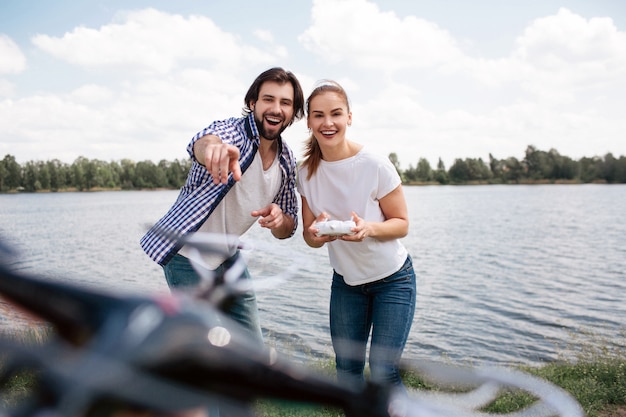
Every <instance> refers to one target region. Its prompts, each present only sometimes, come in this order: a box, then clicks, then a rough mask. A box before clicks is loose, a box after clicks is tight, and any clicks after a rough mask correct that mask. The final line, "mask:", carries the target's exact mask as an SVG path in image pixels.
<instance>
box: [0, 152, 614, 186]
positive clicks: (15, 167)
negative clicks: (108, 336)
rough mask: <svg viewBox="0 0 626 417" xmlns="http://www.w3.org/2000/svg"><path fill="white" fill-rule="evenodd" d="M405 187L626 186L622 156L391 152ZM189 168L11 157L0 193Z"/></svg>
mask: <svg viewBox="0 0 626 417" xmlns="http://www.w3.org/2000/svg"><path fill="white" fill-rule="evenodd" d="M389 159H390V160H391V162H392V163H393V164H394V165H395V167H396V169H397V170H398V173H399V174H400V176H401V177H402V181H403V183H405V184H424V183H426V184H468V183H481V184H519V183H529V182H575V183H595V182H601V183H608V184H618V183H620V184H624V183H626V157H624V156H620V157H619V158H616V157H614V156H613V155H612V154H611V153H607V154H606V155H605V156H603V157H598V156H595V157H584V158H581V159H579V160H573V159H572V158H570V157H567V156H564V155H561V154H559V152H558V151H557V150H555V149H550V150H549V151H542V150H539V149H537V148H536V147H534V146H528V147H527V148H526V152H525V156H524V158H523V159H521V160H518V159H517V158H515V157H508V158H506V159H497V158H494V157H493V156H492V155H491V154H490V155H489V160H488V161H484V160H483V159H482V158H465V159H456V160H455V161H454V163H453V164H452V166H451V167H450V168H449V169H446V167H445V165H444V163H443V162H442V160H441V158H440V159H439V161H438V163H437V166H436V167H434V168H433V167H432V166H431V165H430V162H428V160H426V159H425V158H419V159H418V161H417V164H416V165H415V166H413V165H409V167H408V168H407V169H404V170H403V169H401V167H400V164H399V162H398V157H397V155H396V154H395V153H391V154H389ZM190 167H191V160H189V159H184V160H174V161H166V160H161V161H160V162H159V163H154V162H152V161H140V162H134V161H131V160H129V159H122V160H121V161H110V162H106V161H102V160H98V159H88V158H85V157H82V156H81V157H79V158H77V159H76V160H75V161H74V162H72V163H71V164H68V163H64V162H61V161H59V160H57V159H53V160H51V161H29V162H26V163H24V164H20V163H18V162H17V161H16V160H15V157H14V156H12V155H6V156H5V157H4V159H2V160H1V161H0V192H11V191H25V192H35V191H64V190H77V191H89V190H97V189H122V190H138V189H157V188H168V189H176V188H180V187H181V186H182V185H183V184H184V183H185V179H186V177H187V172H188V171H189V168H190Z"/></svg>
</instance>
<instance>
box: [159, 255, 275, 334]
mask: <svg viewBox="0 0 626 417" xmlns="http://www.w3.org/2000/svg"><path fill="white" fill-rule="evenodd" d="M233 256H240V254H239V253H237V254H236V255H233ZM231 259H232V258H231ZM228 262H229V260H226V261H225V262H224V263H222V265H220V266H219V267H217V269H215V270H214V272H216V273H217V274H221V273H223V272H224V268H227V266H226V265H228ZM163 272H164V273H165V279H166V281H167V285H168V286H169V287H170V288H173V289H175V288H178V289H181V288H183V287H190V286H195V285H198V284H199V283H200V276H199V275H198V273H197V272H196V271H195V270H194V267H193V265H191V261H189V259H188V258H186V257H184V256H182V255H179V254H176V255H174V257H173V258H172V259H171V260H170V261H169V262H168V263H167V264H165V266H164V267H163ZM240 279H250V272H249V271H248V268H245V269H244V271H243V272H242V274H241V276H240ZM225 313H226V314H227V315H228V316H229V317H231V318H232V319H234V320H235V321H237V322H238V323H240V324H241V325H242V326H243V327H244V328H245V329H246V330H248V331H249V332H250V334H251V336H252V337H253V338H254V339H255V340H257V341H259V342H260V343H263V333H262V331H261V324H260V321H259V309H258V307H257V303H256V295H255V294H254V291H248V292H246V293H244V294H241V295H240V296H238V297H236V298H235V300H233V302H232V303H231V304H230V305H229V307H228V309H227V310H226V312H225Z"/></svg>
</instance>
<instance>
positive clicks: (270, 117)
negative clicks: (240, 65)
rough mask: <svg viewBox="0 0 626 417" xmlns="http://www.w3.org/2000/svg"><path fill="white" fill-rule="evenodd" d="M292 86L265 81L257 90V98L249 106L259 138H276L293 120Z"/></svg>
mask: <svg viewBox="0 0 626 417" xmlns="http://www.w3.org/2000/svg"><path fill="white" fill-rule="evenodd" d="M293 96H294V93H293V86H292V85H291V83H285V84H278V83H277V82H274V81H266V82H264V83H263V84H262V85H261V89H260V90H259V99H258V100H257V101H256V102H255V103H252V105H251V106H250V108H251V109H252V112H253V113H254V120H255V122H256V124H257V128H258V129H259V133H260V135H261V138H264V139H268V140H275V139H277V138H278V137H279V136H280V134H281V133H282V132H283V131H284V130H285V128H286V127H287V126H288V125H289V123H291V121H292V120H293Z"/></svg>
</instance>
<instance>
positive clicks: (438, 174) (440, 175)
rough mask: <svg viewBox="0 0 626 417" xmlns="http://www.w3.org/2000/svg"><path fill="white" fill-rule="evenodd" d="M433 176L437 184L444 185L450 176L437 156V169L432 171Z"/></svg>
mask: <svg viewBox="0 0 626 417" xmlns="http://www.w3.org/2000/svg"><path fill="white" fill-rule="evenodd" d="M433 178H434V180H435V181H437V182H438V183H439V184H444V185H445V184H449V183H450V176H449V175H448V173H447V172H446V165H445V164H444V163H443V161H442V160H441V158H439V161H438V162H437V169H436V170H435V172H434V173H433Z"/></svg>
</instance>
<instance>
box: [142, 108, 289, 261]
mask: <svg viewBox="0 0 626 417" xmlns="http://www.w3.org/2000/svg"><path fill="white" fill-rule="evenodd" d="M208 134H213V135H216V136H218V137H219V138H220V139H221V140H222V142H224V143H229V144H231V145H235V146H237V147H238V148H239V152H240V156H239V164H240V166H241V171H242V172H245V170H246V169H247V168H248V166H250V164H251V163H252V160H253V159H254V155H255V154H256V151H257V149H258V146H259V141H260V139H259V131H258V129H257V127H256V123H255V121H254V117H253V114H252V113H251V114H249V115H248V116H247V117H241V118H234V117H233V118H230V119H227V120H220V121H215V122H213V123H211V124H210V125H209V126H208V127H206V128H205V129H203V130H201V131H200V132H198V133H197V134H196V135H195V136H194V137H193V139H192V140H191V142H190V143H189V145H188V146H187V152H188V153H189V155H190V156H191V159H192V165H191V169H190V170H189V174H188V175H187V181H186V182H185V185H184V186H183V187H182V188H181V190H180V193H179V195H178V198H177V199H176V202H175V203H174V205H173V206H172V207H171V208H170V209H169V211H168V212H167V213H166V214H165V216H163V217H162V218H161V219H160V220H159V221H158V222H157V223H156V224H155V225H154V226H153V227H152V228H151V229H150V230H149V231H148V233H146V234H145V235H144V236H143V237H142V238H141V242H140V244H141V247H142V248H143V250H144V251H145V252H146V254H148V256H149V257H150V258H151V259H152V260H154V261H155V262H157V263H158V264H159V265H165V264H166V263H167V262H168V261H169V260H170V259H171V258H172V257H173V256H174V255H175V254H176V253H177V252H178V250H179V249H180V245H179V244H178V243H177V241H176V239H175V238H174V237H173V236H184V235H186V234H187V233H191V232H195V231H197V230H198V229H199V228H200V226H201V225H202V224H203V223H204V221H205V220H206V219H207V218H208V217H209V216H210V215H211V213H212V212H213V210H215V208H216V207H217V205H218V204H219V203H220V201H222V198H223V197H224V196H225V195H226V193H228V190H230V189H231V187H232V186H233V185H235V183H236V181H235V180H234V179H233V177H232V173H231V174H229V178H228V183H227V184H222V183H219V184H217V185H216V184H213V177H212V176H211V174H210V173H209V171H207V169H206V168H205V167H204V166H203V165H201V164H200V163H199V162H198V161H197V160H196V158H195V156H194V154H193V145H194V143H195V142H196V141H197V140H198V139H200V138H201V137H203V136H205V135H208ZM277 140H278V152H279V161H280V164H279V165H280V169H281V174H282V180H281V185H280V191H279V192H278V194H277V195H276V196H275V197H274V200H273V202H274V203H276V204H278V206H280V208H281V209H282V210H283V213H285V214H286V215H288V216H290V217H292V218H293V219H294V229H293V230H292V231H291V236H293V234H294V233H295V231H296V227H297V225H298V199H297V196H296V185H295V184H296V159H295V158H294V156H293V152H292V151H291V149H289V147H288V146H287V144H286V143H284V142H283V141H282V139H281V138H279V139H277ZM163 231H166V232H167V233H162V232H163ZM170 234H171V235H170Z"/></svg>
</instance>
